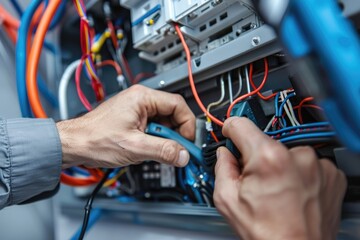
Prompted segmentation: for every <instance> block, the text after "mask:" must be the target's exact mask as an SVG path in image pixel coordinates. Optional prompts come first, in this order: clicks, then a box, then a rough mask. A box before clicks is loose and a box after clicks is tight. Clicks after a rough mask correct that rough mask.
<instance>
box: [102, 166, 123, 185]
mask: <svg viewBox="0 0 360 240" xmlns="http://www.w3.org/2000/svg"><path fill="white" fill-rule="evenodd" d="M126 171H128V168H123V169H121V170H120V171H119V172H118V173H117V174H116V175H115V176H114V177H113V178H111V179H109V180H107V181H106V182H105V183H104V187H110V186H111V185H113V184H114V183H115V182H116V181H117V180H118V179H119V178H120V177H121V176H122V175H124V173H126Z"/></svg>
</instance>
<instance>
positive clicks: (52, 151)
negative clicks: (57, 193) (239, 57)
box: [4, 119, 62, 205]
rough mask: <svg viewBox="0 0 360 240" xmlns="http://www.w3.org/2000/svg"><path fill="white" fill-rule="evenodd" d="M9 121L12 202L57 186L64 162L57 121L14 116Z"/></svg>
mask: <svg viewBox="0 0 360 240" xmlns="http://www.w3.org/2000/svg"><path fill="white" fill-rule="evenodd" d="M5 124H6V128H5V129H6V130H7V134H8V143H9V155H10V171H8V173H9V174H10V176H9V178H10V182H9V183H10V184H9V185H10V191H11V192H10V199H9V205H12V204H18V203H21V202H24V201H26V200H27V199H29V198H31V197H34V196H36V195H38V194H40V193H42V192H45V191H51V190H53V189H55V188H56V186H57V184H58V183H59V179H60V173H61V163H62V151H61V142H60V137H59V134H58V131H57V128H56V125H55V122H54V121H53V120H52V119H12V120H6V122H5ZM5 174H6V172H5ZM4 177H5V178H6V176H4Z"/></svg>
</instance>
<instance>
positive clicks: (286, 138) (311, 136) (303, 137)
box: [279, 132, 336, 143]
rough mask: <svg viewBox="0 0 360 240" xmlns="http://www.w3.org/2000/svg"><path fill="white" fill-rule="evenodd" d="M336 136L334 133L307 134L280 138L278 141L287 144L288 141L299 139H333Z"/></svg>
mask: <svg viewBox="0 0 360 240" xmlns="http://www.w3.org/2000/svg"><path fill="white" fill-rule="evenodd" d="M334 136H336V134H335V132H324V133H308V134H301V135H296V136H290V137H285V138H281V139H280V140H279V141H280V142H282V143H285V142H289V141H295V140H300V139H308V138H319V137H321V138H323V137H334Z"/></svg>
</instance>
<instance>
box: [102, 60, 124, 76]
mask: <svg viewBox="0 0 360 240" xmlns="http://www.w3.org/2000/svg"><path fill="white" fill-rule="evenodd" d="M104 66H112V67H114V68H115V71H116V73H117V75H121V74H122V71H121V68H120V66H119V64H118V63H117V62H115V61H113V60H104V61H102V62H99V63H96V67H104Z"/></svg>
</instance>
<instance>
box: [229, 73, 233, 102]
mask: <svg viewBox="0 0 360 240" xmlns="http://www.w3.org/2000/svg"><path fill="white" fill-rule="evenodd" d="M228 88H229V100H230V103H232V102H233V101H234V98H233V97H234V96H233V90H232V82H231V72H228Z"/></svg>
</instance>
